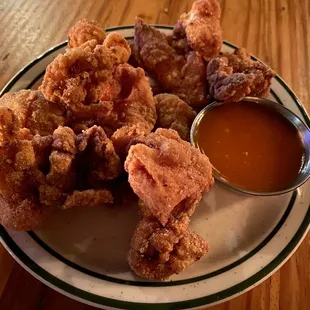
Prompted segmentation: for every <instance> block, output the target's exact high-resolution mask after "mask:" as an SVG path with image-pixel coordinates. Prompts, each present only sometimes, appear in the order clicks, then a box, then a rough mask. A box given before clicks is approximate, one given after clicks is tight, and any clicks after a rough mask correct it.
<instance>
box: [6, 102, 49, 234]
mask: <svg viewBox="0 0 310 310" xmlns="http://www.w3.org/2000/svg"><path fill="white" fill-rule="evenodd" d="M0 124H1V125H0V138H1V141H0V223H1V225H4V226H5V227H9V228H13V229H16V230H30V229H33V228H35V227H36V226H38V225H39V224H41V223H42V222H43V221H44V220H45V219H46V218H47V216H48V215H49V214H50V213H51V212H52V210H53V208H51V207H48V206H43V205H41V204H40V202H39V199H38V195H37V189H38V187H39V186H40V184H43V183H44V180H45V177H44V174H43V173H42V172H41V171H40V169H39V168H38V166H37V162H39V163H42V160H37V158H40V159H41V156H42V154H41V153H40V151H41V149H40V146H39V143H37V144H36V147H34V146H33V143H32V137H33V136H32V135H31V133H30V131H29V130H28V129H20V128H19V121H18V118H17V117H16V115H15V114H14V113H13V111H12V110H10V109H8V108H5V107H0Z"/></svg>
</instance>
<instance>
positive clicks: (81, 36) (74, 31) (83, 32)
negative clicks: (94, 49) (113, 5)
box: [68, 18, 107, 48]
mask: <svg viewBox="0 0 310 310" xmlns="http://www.w3.org/2000/svg"><path fill="white" fill-rule="evenodd" d="M106 36H107V35H106V32H105V31H104V29H103V28H102V27H101V26H100V24H99V23H98V22H96V21H90V20H87V19H85V18H84V19H81V20H79V21H78V22H77V23H76V24H75V25H74V26H72V27H71V28H70V29H69V32H68V47H71V48H72V47H79V46H81V45H82V44H84V43H85V42H87V41H90V40H96V42H97V44H102V43H103V41H104V39H105V38H106Z"/></svg>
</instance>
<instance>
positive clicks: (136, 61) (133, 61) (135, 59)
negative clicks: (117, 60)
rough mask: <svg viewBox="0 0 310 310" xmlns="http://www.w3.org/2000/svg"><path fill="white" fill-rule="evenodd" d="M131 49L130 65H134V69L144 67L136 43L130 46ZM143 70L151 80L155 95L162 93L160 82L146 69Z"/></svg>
mask: <svg viewBox="0 0 310 310" xmlns="http://www.w3.org/2000/svg"><path fill="white" fill-rule="evenodd" d="M130 49H131V55H130V57H129V60H128V63H129V64H130V65H132V66H133V67H134V68H138V67H143V64H142V63H141V60H140V57H139V53H138V51H137V49H136V45H135V44H134V43H132V44H130ZM143 69H144V71H145V75H146V76H147V77H148V79H149V82H150V86H151V89H152V92H153V95H157V94H160V93H162V90H161V87H160V85H159V84H158V82H157V81H156V79H155V78H153V77H152V76H151V75H150V73H149V72H147V71H146V70H145V68H143Z"/></svg>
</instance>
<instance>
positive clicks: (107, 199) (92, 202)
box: [63, 189, 113, 209]
mask: <svg viewBox="0 0 310 310" xmlns="http://www.w3.org/2000/svg"><path fill="white" fill-rule="evenodd" d="M106 203H113V197H112V194H111V192H110V191H108V190H106V189H88V190H84V191H74V192H73V193H72V194H70V195H69V196H68V198H67V199H66V201H65V203H64V205H63V208H64V209H70V208H74V207H96V206H103V205H104V204H106Z"/></svg>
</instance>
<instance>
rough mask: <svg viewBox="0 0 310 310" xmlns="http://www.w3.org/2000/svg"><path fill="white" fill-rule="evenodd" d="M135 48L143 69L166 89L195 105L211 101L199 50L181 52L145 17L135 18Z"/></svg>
mask: <svg viewBox="0 0 310 310" xmlns="http://www.w3.org/2000/svg"><path fill="white" fill-rule="evenodd" d="M135 47H136V49H137V53H138V55H139V59H140V60H141V63H142V64H143V68H145V69H146V71H147V72H148V73H149V74H150V75H151V76H152V77H154V78H155V79H156V81H158V83H159V84H160V87H161V88H162V89H163V90H164V91H166V92H169V93H173V94H176V95H178V96H179V97H180V98H181V99H182V100H184V101H185V102H186V103H188V104H189V105H191V106H203V105H206V104H207V103H208V97H207V93H206V83H205V79H206V73H205V71H206V68H205V64H204V61H203V59H202V57H200V56H198V55H197V54H196V53H195V52H191V53H189V54H188V55H187V56H186V57H184V56H182V55H178V54H177V52H176V51H175V50H174V49H173V48H172V47H171V46H170V45H169V42H168V40H167V37H166V35H165V34H163V33H162V32H160V31H159V30H157V29H155V28H154V27H151V26H149V25H145V24H143V21H142V19H141V18H136V20H135Z"/></svg>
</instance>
